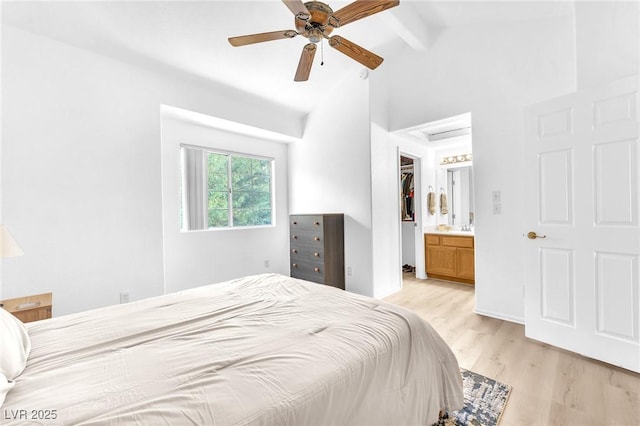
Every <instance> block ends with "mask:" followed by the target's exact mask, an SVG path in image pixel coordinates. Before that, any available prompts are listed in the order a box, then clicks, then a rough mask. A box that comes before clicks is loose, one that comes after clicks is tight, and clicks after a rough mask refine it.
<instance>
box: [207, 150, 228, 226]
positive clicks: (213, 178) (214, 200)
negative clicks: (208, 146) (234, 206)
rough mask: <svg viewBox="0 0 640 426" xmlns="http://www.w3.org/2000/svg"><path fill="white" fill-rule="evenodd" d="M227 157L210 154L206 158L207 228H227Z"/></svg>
mask: <svg viewBox="0 0 640 426" xmlns="http://www.w3.org/2000/svg"><path fill="white" fill-rule="evenodd" d="M228 159H229V156H227V155H223V154H215V153H212V152H210V153H209V155H208V156H207V190H208V205H207V209H208V210H207V211H208V219H209V228H217V227H221V226H229V171H228V170H227V167H228Z"/></svg>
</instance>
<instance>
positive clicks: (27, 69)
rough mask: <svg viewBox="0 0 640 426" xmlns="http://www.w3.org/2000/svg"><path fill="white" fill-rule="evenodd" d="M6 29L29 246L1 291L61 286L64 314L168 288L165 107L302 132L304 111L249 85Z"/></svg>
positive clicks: (8, 191) (23, 229) (14, 207)
mask: <svg viewBox="0 0 640 426" xmlns="http://www.w3.org/2000/svg"><path fill="white" fill-rule="evenodd" d="M2 31H3V33H2V119H3V120H2V121H3V126H2V151H3V156H2V206H1V210H2V218H3V220H4V223H5V224H6V225H8V226H9V228H10V229H11V231H12V233H13V235H14V236H15V238H16V239H17V240H18V241H20V244H21V246H22V248H23V249H24V251H25V255H24V256H22V257H20V258H15V259H10V260H12V261H11V262H3V270H2V295H3V297H17V296H22V295H27V294H33V293H39V292H45V291H53V294H54V296H53V297H54V315H60V314H65V313H70V312H76V311H81V310H85V309H90V308H93V307H98V306H105V305H110V304H114V303H118V301H119V293H120V292H121V291H129V292H130V296H131V299H141V298H144V297H148V296H153V295H158V294H161V293H162V289H163V264H162V262H163V260H162V200H161V184H160V181H161V174H160V136H161V134H160V105H161V104H168V105H174V106H178V107H182V108H185V109H188V110H192V111H198V112H201V113H205V114H209V115H212V116H218V117H222V118H226V119H229V120H233V121H239V122H244V123H246V124H251V125H254V126H256V127H263V128H266V129H269V130H273V131H278V132H281V133H285V134H288V135H292V136H297V137H299V136H300V135H301V129H302V117H300V116H299V115H296V114H293V113H291V112H290V111H288V110H284V109H280V108H278V107H276V106H269V108H265V107H264V105H263V104H262V103H261V102H260V101H259V100H257V99H254V100H251V99H247V98H246V95H244V94H242V93H238V94H237V96H233V94H227V93H229V92H230V90H229V89H226V90H225V91H224V92H222V91H216V90H211V89H209V88H207V87H203V86H202V85H198V86H195V85H192V84H190V83H189V82H185V81H181V80H179V79H177V78H176V77H175V76H172V77H171V78H168V77H163V76H161V75H159V74H157V73H155V72H152V71H148V70H145V69H142V68H137V67H134V66H131V65H128V64H125V63H122V62H119V61H116V60H113V59H110V58H107V57H105V56H101V55H97V54H94V53H91V52H89V51H86V50H82V49H79V48H75V47H72V46H69V45H65V44H62V43H59V42H56V41H53V40H51V39H48V38H43V37H40V36H36V35H33V34H30V33H26V32H24V31H21V30H18V29H15V28H12V27H10V26H7V25H3V27H2ZM198 248H200V247H199V246H194V247H191V249H198ZM240 251H241V250H239V249H238V250H236V248H235V246H234V245H231V246H229V247H228V250H227V254H228V256H229V257H231V256H235V255H238V254H239V252H240ZM185 256H188V252H185ZM276 264H277V262H276Z"/></svg>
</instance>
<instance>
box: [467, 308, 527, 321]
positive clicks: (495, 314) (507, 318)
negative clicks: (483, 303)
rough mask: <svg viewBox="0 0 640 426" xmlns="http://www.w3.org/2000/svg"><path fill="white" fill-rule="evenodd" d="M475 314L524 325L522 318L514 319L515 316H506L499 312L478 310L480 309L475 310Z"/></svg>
mask: <svg viewBox="0 0 640 426" xmlns="http://www.w3.org/2000/svg"><path fill="white" fill-rule="evenodd" d="M473 312H474V313H476V314H478V315H484V316H485V317H491V318H496V319H499V320H504V321H509V322H515V323H517V324H522V325H524V318H522V317H514V316H511V315H505V314H502V313H498V312H491V311H484V310H482V309H478V308H475V309H474V310H473Z"/></svg>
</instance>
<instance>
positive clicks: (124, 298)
mask: <svg viewBox="0 0 640 426" xmlns="http://www.w3.org/2000/svg"><path fill="white" fill-rule="evenodd" d="M120 303H129V292H128V291H125V292H122V293H120Z"/></svg>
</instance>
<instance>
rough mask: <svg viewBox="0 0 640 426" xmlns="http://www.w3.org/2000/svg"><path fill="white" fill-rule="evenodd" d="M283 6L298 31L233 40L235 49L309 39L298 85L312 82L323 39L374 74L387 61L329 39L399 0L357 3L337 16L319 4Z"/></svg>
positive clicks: (296, 0) (298, 1) (288, 1)
mask: <svg viewBox="0 0 640 426" xmlns="http://www.w3.org/2000/svg"><path fill="white" fill-rule="evenodd" d="M282 2H283V3H284V4H285V5H286V6H287V7H288V8H289V10H290V11H291V12H292V13H293V15H294V16H295V19H294V20H295V27H296V30H295V31H294V30H282V31H272V32H268V33H258V34H249V35H244V36H238V37H230V38H229V43H230V44H231V45H232V46H235V47H238V46H246V45H248V44H255V43H262V42H265V41H273V40H282V39H285V38H294V37H295V36H297V35H301V36H303V37H305V38H307V39H309V41H310V43H308V44H306V45H305V46H304V47H303V48H302V54H301V55H300V60H299V62H298V69H297V70H296V74H295V77H294V81H307V80H308V79H309V74H310V73H311V65H312V64H313V58H314V56H315V53H316V44H317V43H320V42H322V40H323V39H327V40H328V41H329V46H331V47H333V48H334V49H336V50H338V51H339V52H341V53H343V54H345V55H347V56H348V57H350V58H351V59H353V60H355V61H357V62H359V63H361V64H362V65H364V66H365V67H367V68H369V69H372V70H373V69H376V68H377V67H378V66H380V64H381V63H382V61H383V60H384V59H383V58H382V57H380V56H378V55H376V54H375V53H373V52H370V51H368V50H367V49H365V48H363V47H361V46H358V45H357V44H355V43H354V42H352V41H349V40H347V39H345V38H344V37H340V36H337V35H335V36H329V35H330V34H331V32H333V30H334V29H335V28H340V27H343V26H345V25H347V24H349V23H351V22H354V21H357V20H359V19H362V18H366V17H367V16H371V15H373V14H375V13H378V12H382V11H383V10H386V9H389V8H392V7H395V6H397V5H398V4H400V1H399V0H391V1H389V0H356V1H354V2H353V3H350V4H348V5H347V6H345V7H343V8H342V9H340V10H338V11H336V12H334V11H333V9H331V7H329V5H327V4H325V3H322V2H319V1H309V2H306V3H303V2H302V0H282Z"/></svg>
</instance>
